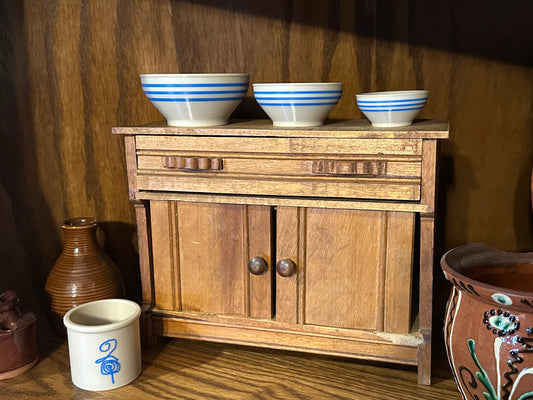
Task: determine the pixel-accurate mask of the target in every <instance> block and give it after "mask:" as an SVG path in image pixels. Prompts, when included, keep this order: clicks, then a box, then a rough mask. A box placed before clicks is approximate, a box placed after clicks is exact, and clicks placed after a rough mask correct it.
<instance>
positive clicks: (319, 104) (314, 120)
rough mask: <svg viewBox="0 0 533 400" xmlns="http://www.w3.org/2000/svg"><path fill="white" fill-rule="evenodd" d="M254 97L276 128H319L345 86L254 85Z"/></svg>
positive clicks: (330, 84)
mask: <svg viewBox="0 0 533 400" xmlns="http://www.w3.org/2000/svg"><path fill="white" fill-rule="evenodd" d="M252 86H253V90H254V96H255V99H256V100H257V102H258V103H259V105H260V106H261V108H262V109H263V110H264V111H265V112H266V113H267V115H268V116H269V117H270V119H271V120H272V123H273V124H274V126H279V127H291V128H294V127H308V126H320V125H322V124H323V123H324V119H325V118H326V117H327V115H328V113H329V112H330V111H331V110H332V109H333V108H334V107H335V106H336V105H337V103H338V102H339V99H340V98H341V96H342V83H340V82H318V83H254V84H253V85H252Z"/></svg>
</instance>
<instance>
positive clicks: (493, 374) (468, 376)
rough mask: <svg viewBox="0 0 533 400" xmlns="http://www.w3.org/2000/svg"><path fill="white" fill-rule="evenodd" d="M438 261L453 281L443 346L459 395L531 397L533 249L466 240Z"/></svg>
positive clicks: (509, 399) (506, 398)
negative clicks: (526, 250)
mask: <svg viewBox="0 0 533 400" xmlns="http://www.w3.org/2000/svg"><path fill="white" fill-rule="evenodd" d="M441 267H442V270H443V272H444V275H445V276H446V278H447V279H448V280H449V281H450V283H451V284H452V286H453V288H452V292H451V294H450V297H449V299H448V304H447V309H446V317H445V321H444V338H445V344H446V352H447V356H448V360H449V362H450V367H451V369H452V372H453V374H454V377H455V380H456V382H457V386H458V388H459V391H460V393H461V395H462V397H463V399H476V400H480V399H486V400H500V399H504V400H525V399H533V253H507V252H503V251H499V250H496V249H490V248H488V247H487V246H485V245H484V244H479V243H478V244H468V245H464V246H460V247H457V248H455V249H453V250H450V251H449V252H447V253H446V254H445V255H444V256H443V257H442V259H441Z"/></svg>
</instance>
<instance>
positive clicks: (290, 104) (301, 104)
mask: <svg viewBox="0 0 533 400" xmlns="http://www.w3.org/2000/svg"><path fill="white" fill-rule="evenodd" d="M258 103H259V105H260V106H295V107H298V106H330V105H335V104H337V102H336V101H333V102H324V103H265V102H258Z"/></svg>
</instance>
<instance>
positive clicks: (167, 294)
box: [113, 120, 448, 384]
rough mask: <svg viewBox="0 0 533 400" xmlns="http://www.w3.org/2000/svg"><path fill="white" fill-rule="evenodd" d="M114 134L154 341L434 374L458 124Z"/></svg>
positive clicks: (257, 125)
mask: <svg viewBox="0 0 533 400" xmlns="http://www.w3.org/2000/svg"><path fill="white" fill-rule="evenodd" d="M113 132H114V133H116V134H122V135H126V136H125V141H126V142H125V144H126V146H125V148H126V161H127V170H128V182H129V190H130V199H131V200H132V201H133V202H134V203H135V207H136V215H137V224H138V234H139V252H140V261H141V278H142V289H143V302H144V303H143V308H144V315H145V317H146V325H145V326H146V330H147V332H148V333H147V334H148V337H149V339H150V338H153V337H154V336H157V335H163V336H172V337H182V338H190V339H199V340H210V341H220V342H227V343H237V344H245V345H254V346H264V347H273V348H280V349H288V350H297V351H308V352H315V353H322V354H332V355H340V356H347V357H355V358H364V359H372V360H382V361H388V362H395V363H402V364H409V365H417V366H418V376H419V382H420V383H422V384H429V383H430V377H431V372H430V370H431V307H432V304H431V299H432V282H433V280H432V273H433V230H434V204H435V170H436V154H437V140H438V139H444V138H447V137H448V124H447V123H446V122H439V121H422V122H417V123H415V124H413V125H412V126H409V127H402V128H394V129H377V128H373V127H371V126H370V124H369V123H368V122H367V121H365V120H353V121H342V122H337V123H332V124H327V125H324V126H321V127H316V128H301V129H276V128H275V127H273V126H272V125H271V123H270V121H264V120H259V121H242V122H235V123H231V124H229V125H226V126H220V127H212V128H177V127H169V126H166V125H164V124H151V125H146V126H140V127H118V128H113ZM414 267H416V270H415V268H414ZM414 283H416V286H415V284H414Z"/></svg>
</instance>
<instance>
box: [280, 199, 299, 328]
mask: <svg viewBox="0 0 533 400" xmlns="http://www.w3.org/2000/svg"><path fill="white" fill-rule="evenodd" d="M276 226H277V228H276V262H279V261H280V260H286V259H290V260H291V261H293V262H294V263H295V264H296V273H295V274H294V275H292V276H289V277H282V276H280V275H279V274H276V321H279V322H287V323H293V324H296V323H298V305H299V301H298V285H299V281H300V278H301V277H302V275H303V273H304V270H303V269H304V265H303V263H302V260H300V259H299V257H298V255H299V241H298V233H299V211H298V208H297V207H278V208H277V213H276Z"/></svg>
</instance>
